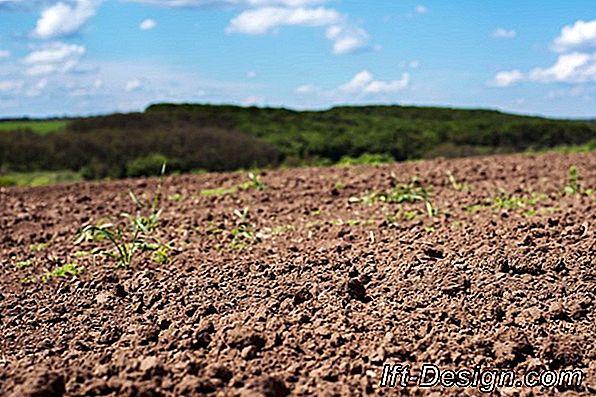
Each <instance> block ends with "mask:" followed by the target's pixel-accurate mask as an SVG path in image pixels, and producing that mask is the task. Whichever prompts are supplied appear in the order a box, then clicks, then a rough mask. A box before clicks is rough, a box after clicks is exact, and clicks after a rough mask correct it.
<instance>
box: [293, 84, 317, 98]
mask: <svg viewBox="0 0 596 397" xmlns="http://www.w3.org/2000/svg"><path fill="white" fill-rule="evenodd" d="M320 91H321V88H319V87H317V86H316V85H314V84H304V85H301V86H299V87H298V88H296V94H300V95H308V94H316V93H318V92H320Z"/></svg>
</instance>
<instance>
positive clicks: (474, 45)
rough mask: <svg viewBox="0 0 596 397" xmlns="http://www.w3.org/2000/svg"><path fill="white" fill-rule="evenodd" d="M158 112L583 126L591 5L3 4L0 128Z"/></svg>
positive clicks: (594, 41)
mask: <svg viewBox="0 0 596 397" xmlns="http://www.w3.org/2000/svg"><path fill="white" fill-rule="evenodd" d="M159 102H197V103H228V104H238V105H243V106H253V105H254V106H273V107H289V108H294V109H322V108H328V107H331V106H335V105H343V104H401V105H421V106H422V105H433V106H450V107H466V108H470V107H473V108H476V107H479V108H491V109H498V110H502V111H507V112H513V113H522V114H536V115H545V116H550V117H557V118H586V117H588V118H596V4H595V3H594V0H567V1H560V0H524V1H519V0H498V1H488V0H458V1H445V0H378V1H377V0H371V1H355V0H61V1H56V0H0V118H1V117H21V116H29V117H45V116H64V115H69V116H74V115H90V114H104V113H111V112H116V111H118V112H125V111H137V110H142V109H144V108H145V107H146V106H147V105H149V104H151V103H159Z"/></svg>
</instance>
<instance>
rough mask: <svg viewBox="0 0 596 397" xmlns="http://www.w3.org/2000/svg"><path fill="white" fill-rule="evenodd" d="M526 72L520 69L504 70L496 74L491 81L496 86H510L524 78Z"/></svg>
mask: <svg viewBox="0 0 596 397" xmlns="http://www.w3.org/2000/svg"><path fill="white" fill-rule="evenodd" d="M523 78H524V74H523V73H522V72H520V71H519V70H517V69H516V70H510V71H502V72H499V73H497V74H496V76H495V78H494V79H493V81H492V82H491V83H490V84H491V85H493V86H495V87H509V86H510V85H513V84H515V83H517V82H518V81H520V80H523Z"/></svg>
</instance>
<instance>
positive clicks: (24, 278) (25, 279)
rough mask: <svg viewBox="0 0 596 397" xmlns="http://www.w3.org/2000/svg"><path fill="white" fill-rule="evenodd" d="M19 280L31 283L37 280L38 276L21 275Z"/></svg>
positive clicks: (26, 283) (25, 283)
mask: <svg viewBox="0 0 596 397" xmlns="http://www.w3.org/2000/svg"><path fill="white" fill-rule="evenodd" d="M19 282H20V283H21V284H23V285H29V284H33V283H35V282H37V278H35V277H21V278H20V280H19Z"/></svg>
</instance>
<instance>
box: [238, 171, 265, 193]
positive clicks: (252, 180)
mask: <svg viewBox="0 0 596 397" xmlns="http://www.w3.org/2000/svg"><path fill="white" fill-rule="evenodd" d="M238 187H239V188H240V189H241V190H248V189H255V190H259V191H260V190H265V189H266V188H267V185H266V184H265V183H264V182H263V181H262V180H261V176H260V175H259V174H257V173H254V172H249V173H248V181H246V182H243V183H241V184H240V185H239V186H238Z"/></svg>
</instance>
